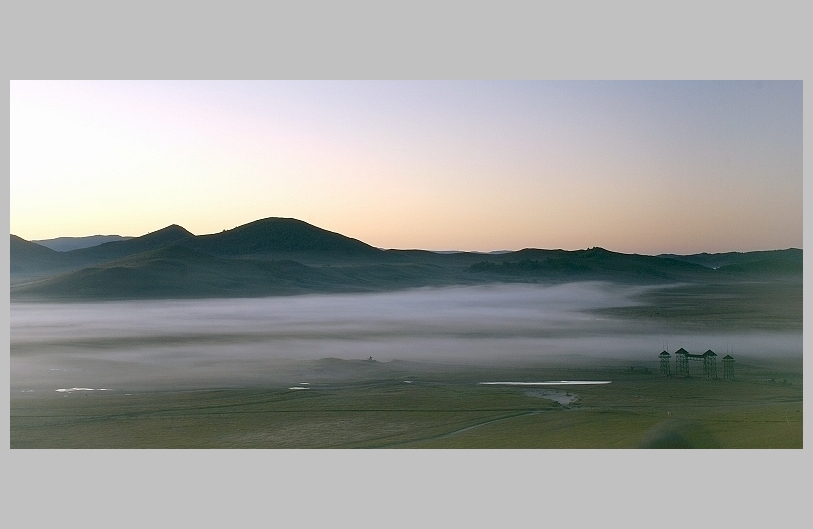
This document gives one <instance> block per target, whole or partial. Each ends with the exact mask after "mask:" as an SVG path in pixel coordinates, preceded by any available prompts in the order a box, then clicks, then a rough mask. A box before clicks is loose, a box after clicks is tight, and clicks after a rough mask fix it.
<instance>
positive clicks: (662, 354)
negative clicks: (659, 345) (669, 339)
mask: <svg viewBox="0 0 813 529" xmlns="http://www.w3.org/2000/svg"><path fill="white" fill-rule="evenodd" d="M658 356H662V357H664V358H669V357H670V355H669V353H667V352H666V351H661V354H659V355H658Z"/></svg>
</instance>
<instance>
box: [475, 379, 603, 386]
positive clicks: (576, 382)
mask: <svg viewBox="0 0 813 529" xmlns="http://www.w3.org/2000/svg"><path fill="white" fill-rule="evenodd" d="M610 383H612V380H551V381H548V382H480V384H484V385H489V386H584V385H589V384H610Z"/></svg>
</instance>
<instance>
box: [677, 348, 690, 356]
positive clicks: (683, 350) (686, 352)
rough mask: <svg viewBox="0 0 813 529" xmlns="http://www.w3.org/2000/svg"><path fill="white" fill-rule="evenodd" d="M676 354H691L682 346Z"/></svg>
mask: <svg viewBox="0 0 813 529" xmlns="http://www.w3.org/2000/svg"><path fill="white" fill-rule="evenodd" d="M675 354H676V355H687V354H689V351H687V350H686V349H684V348H683V347H681V348H680V349H678V350H677V351H675Z"/></svg>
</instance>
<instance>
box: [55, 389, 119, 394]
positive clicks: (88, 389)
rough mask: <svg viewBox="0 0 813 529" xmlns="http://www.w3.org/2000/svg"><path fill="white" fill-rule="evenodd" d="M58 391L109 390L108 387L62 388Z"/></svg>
mask: <svg viewBox="0 0 813 529" xmlns="http://www.w3.org/2000/svg"><path fill="white" fill-rule="evenodd" d="M56 391H58V392H60V393H73V392H74V391H109V390H108V389H107V388H98V389H95V388H60V389H57V390H56Z"/></svg>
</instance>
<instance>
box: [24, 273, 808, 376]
mask: <svg viewBox="0 0 813 529" xmlns="http://www.w3.org/2000/svg"><path fill="white" fill-rule="evenodd" d="M643 288H647V287H631V286H619V285H610V284H606V283H597V282H590V283H573V284H568V285H558V286H537V285H499V286H496V285H495V286H482V287H454V288H441V289H418V290H411V291H402V292H394V293H378V294H352V295H338V294H332V295H309V296H294V297H275V298H260V299H207V300H179V301H128V302H99V303H48V304H45V303H16V302H15V303H12V304H11V314H10V316H11V318H10V323H11V389H12V391H26V390H27V389H28V388H40V389H43V388H50V387H51V386H53V389H52V390H51V391H54V390H56V389H59V388H72V387H86V388H109V387H111V386H115V387H118V388H122V387H132V388H137V387H150V386H167V385H171V386H172V385H176V386H178V387H211V386H215V387H217V386H222V385H233V384H241V383H247V384H249V383H258V382H262V381H263V380H264V379H267V378H268V377H269V376H271V375H272V374H273V371H274V369H275V365H279V363H280V361H281V360H285V359H290V360H307V359H319V358H328V357H332V358H342V359H366V358H368V357H370V356H372V357H373V359H374V360H378V361H389V360H393V359H400V360H418V361H430V362H431V361H437V362H453V363H478V362H484V361H485V362H490V363H494V362H499V361H510V362H516V361H533V362H539V361H542V360H545V359H556V360H561V359H563V358H565V357H573V358H585V357H588V358H619V359H630V360H638V361H640V360H649V361H656V360H657V354H658V353H659V352H660V351H661V350H662V348H663V346H664V344H665V343H667V342H668V345H669V350H670V351H674V350H675V349H677V348H679V347H684V348H686V349H688V350H689V351H690V352H693V353H701V352H703V351H705V350H706V349H709V348H711V349H713V350H715V351H716V352H717V353H718V354H719V355H720V357H722V356H723V355H724V354H725V352H726V350H727V349H729V348H731V347H733V348H734V351H735V355H736V354H739V353H741V354H746V355H750V356H760V355H762V356H765V355H801V351H802V333H801V332H795V333H794V332H785V333H765V332H762V333H751V334H749V333H722V332H721V333H710V334H698V335H683V336H681V335H677V334H674V333H670V331H669V330H668V328H666V327H663V326H660V327H653V326H652V324H647V325H645V324H643V323H642V322H636V321H625V320H620V319H613V318H609V317H598V316H596V315H594V314H590V313H588V312H584V311H585V310H587V309H592V308H603V307H614V306H624V305H631V304H634V301H632V299H631V296H633V295H635V294H637V293H640V292H641V291H642V289H643Z"/></svg>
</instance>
